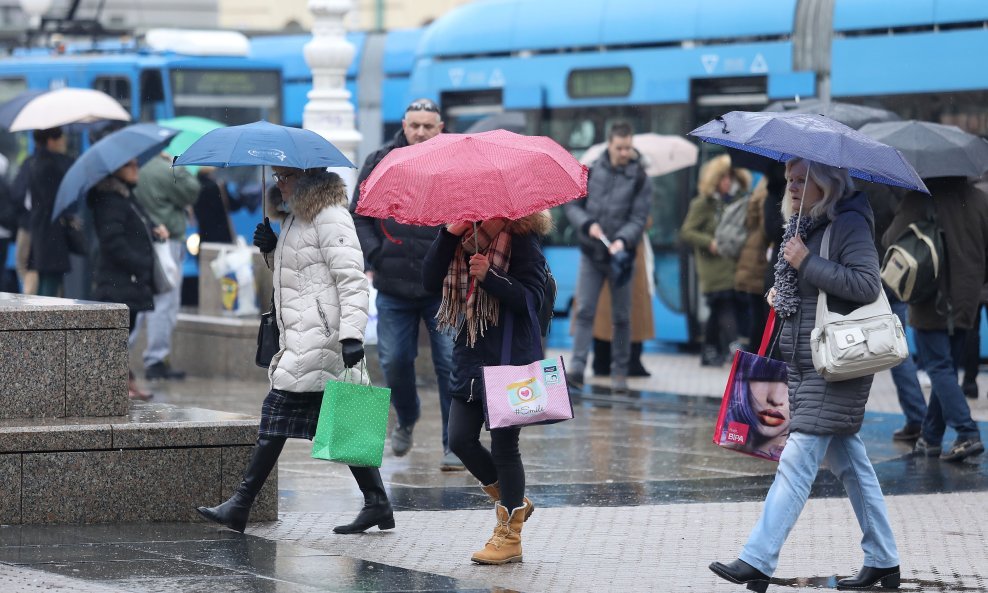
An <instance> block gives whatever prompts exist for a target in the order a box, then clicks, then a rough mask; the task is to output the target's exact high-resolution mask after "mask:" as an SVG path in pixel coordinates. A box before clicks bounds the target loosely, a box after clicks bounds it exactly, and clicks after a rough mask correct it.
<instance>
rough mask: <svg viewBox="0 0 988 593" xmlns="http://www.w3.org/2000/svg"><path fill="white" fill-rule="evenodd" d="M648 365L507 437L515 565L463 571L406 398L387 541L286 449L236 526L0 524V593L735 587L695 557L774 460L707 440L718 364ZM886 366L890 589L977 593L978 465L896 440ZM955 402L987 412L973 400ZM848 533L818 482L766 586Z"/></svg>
mask: <svg viewBox="0 0 988 593" xmlns="http://www.w3.org/2000/svg"><path fill="white" fill-rule="evenodd" d="M646 364H647V366H649V367H650V368H651V369H652V370H653V373H654V376H653V377H652V378H651V379H648V380H644V379H639V380H636V382H635V383H633V387H638V388H646V390H645V391H641V392H638V393H634V394H633V395H632V396H631V397H624V398H616V397H613V396H611V394H610V393H609V391H608V390H607V389H606V387H604V386H603V385H597V386H595V387H592V388H590V389H588V391H587V392H586V393H585V395H584V397H582V398H581V399H580V401H579V402H578V406H577V409H576V419H574V420H573V421H570V422H565V423H561V424H556V425H551V426H544V427H535V428H531V429H526V430H525V431H523V433H522V445H521V446H522V452H523V457H524V459H525V464H526V473H527V479H528V487H527V494H528V495H529V496H530V497H531V498H532V499H533V500H535V502H536V506H537V510H536V514H535V515H533V519H532V521H531V522H530V523H528V524H526V532H525V562H524V563H523V564H520V565H512V566H505V567H477V566H473V565H471V564H470V563H469V561H468V558H469V554H470V552H472V551H473V550H475V549H478V548H479V547H481V546H482V545H483V542H484V541H486V538H487V536H488V535H489V531H490V530H491V528H492V527H493V515H492V513H491V511H490V507H489V503H488V502H487V499H486V496H485V495H484V494H483V492H481V491H480V489H479V488H477V485H476V482H475V481H474V480H472V478H470V477H469V475H467V474H466V473H465V472H440V471H439V461H440V459H441V456H442V447H441V442H440V437H439V421H438V416H439V414H438V406H437V405H436V396H435V393H434V392H433V391H423V396H424V399H423V419H422V421H421V422H420V423H419V425H417V427H416V431H415V447H414V448H413V449H412V451H411V453H410V454H409V455H407V456H406V457H402V458H396V457H393V456H392V455H391V453H390V450H387V451H386V455H385V461H384V466H383V468H382V474H383V476H384V479H385V482H386V483H387V485H388V489H389V491H390V494H391V497H392V502H393V504H394V506H395V509H396V519H397V523H398V527H397V529H396V530H394V531H391V532H376V531H375V532H371V533H368V534H366V535H363V536H338V535H335V534H333V533H332V531H331V530H332V526H333V525H335V524H338V523H340V522H347V521H349V520H350V519H352V516H353V515H354V514H355V513H356V511H357V510H358V508H359V506H360V497H359V491H358V490H357V488H356V486H355V484H354V483H353V479H352V478H351V477H350V474H349V471H348V470H347V468H346V467H344V466H340V465H337V464H331V463H326V462H323V461H318V460H313V459H311V458H310V457H309V456H308V449H309V448H308V443H306V442H294V441H293V442H290V443H289V445H288V446H287V447H286V450H285V453H284V455H283V456H282V460H281V462H280V464H279V480H280V500H279V502H280V520H279V521H278V522H274V523H257V524H252V526H251V527H250V528H248V531H247V535H240V534H236V533H233V532H230V531H227V530H223V529H219V528H216V527H213V526H211V525H206V524H191V525H176V524H152V525H130V524H123V525H112V526H74V527H67V526H64V527H2V528H0V590H2V591H8V590H10V591H19V590H25V591H33V590H60V591H135V592H136V591H141V592H144V591H194V592H198V591H219V592H226V591H278V592H282V591H284V592H293V593H294V592H296V591H297V592H306V593H307V592H310V591H736V590H743V589H742V588H741V587H738V586H733V585H730V584H728V583H724V582H723V581H719V579H717V578H716V577H714V576H713V575H712V574H711V573H710V572H709V571H708V570H707V569H706V565H707V564H708V563H709V562H711V561H713V560H722V561H725V560H730V559H732V558H733V557H735V556H736V554H737V552H738V550H739V549H740V546H741V544H743V541H744V538H745V537H746V536H747V533H748V531H749V530H750V528H751V526H752V525H753V524H754V521H755V520H756V519H757V516H758V513H759V511H760V508H761V501H762V500H763V499H764V496H765V492H766V490H767V489H768V486H769V485H770V484H771V480H772V472H773V471H774V468H775V465H774V464H773V463H771V462H767V461H763V460H760V459H755V458H751V457H746V456H743V455H738V454H736V453H732V452H729V451H725V450H722V449H720V448H718V447H715V446H714V445H713V444H712V443H711V436H712V431H713V422H714V419H715V417H716V414H717V410H718V408H719V392H720V391H721V390H722V389H723V384H724V381H725V379H726V375H727V370H728V369H727V368H726V367H724V368H721V369H708V368H702V367H699V365H698V364H696V362H695V358H694V357H685V356H676V355H653V356H650V357H649V358H648V361H647V362H646ZM887 375H888V374H887V373H885V374H883V375H880V376H879V377H878V378H876V382H875V388H874V390H873V395H872V401H871V402H869V412H868V414H867V416H866V420H865V425H864V427H863V429H862V437H863V439H864V440H865V442H866V444H867V446H868V451H869V455H870V457H871V459H872V461H873V463H874V464H875V467H876V470H877V472H878V475H879V479H880V480H881V483H882V487H883V489H884V491H885V493H886V495H887V497H888V504H889V509H890V516H891V518H892V521H893V526H894V528H895V530H896V535H897V538H898V543H899V548H900V552H901V553H902V556H903V570H904V572H903V590H909V591H986V592H988V559H986V557H988V554H986V552H985V550H986V543H988V495H986V494H985V493H986V491H988V459H986V458H988V456H985V455H982V456H980V458H977V459H975V460H973V461H969V462H967V463H961V464H950V463H944V462H940V461H939V460H937V459H925V458H914V457H912V456H911V455H910V454H909V447H908V446H906V445H903V444H900V443H894V442H893V441H892V440H891V439H890V435H891V433H892V431H893V430H895V429H896V428H898V427H899V426H900V425H901V424H902V417H901V415H898V414H895V413H892V412H893V411H894V410H895V409H896V404H895V397H894V391H893V390H892V389H891V382H890V380H889V379H888V377H887ZM982 381H984V382H985V384H984V385H983V387H988V380H986V378H984V377H983V378H982ZM592 383H596V384H600V383H603V382H602V381H596V380H595V381H592ZM152 388H153V389H154V390H155V391H156V393H157V395H156V398H155V401H156V402H165V403H175V404H178V405H182V406H195V407H201V408H211V409H217V410H223V411H227V412H235V413H249V414H256V413H257V411H258V410H259V407H260V402H261V400H262V399H263V397H264V395H265V385H264V384H259V383H256V382H238V381H227V380H222V381H221V380H214V381H206V380H189V381H186V382H183V383H171V384H163V383H156V384H153V385H152ZM983 393H984V389H983ZM972 407H973V410H974V415H975V417H976V418H977V419H979V420H981V421H984V420H988V400H985V399H984V395H982V399H981V400H978V401H977V402H973V405H972ZM982 430H983V431H986V434H988V424H985V423H984V422H982ZM952 438H953V437H952V435H948V436H947V439H948V441H949V440H950V439H952ZM436 511H442V512H441V513H439V512H436ZM859 537H860V534H859V531H858V528H857V526H856V524H855V521H854V518H853V514H852V513H851V510H850V506H849V504H848V503H847V501H846V498H844V493H843V488H842V487H841V485H840V484H839V483H838V482H837V481H836V480H835V479H834V478H833V476H832V475H831V474H830V473H829V472H827V471H823V472H821V474H820V476H819V478H818V479H817V482H816V484H815V485H814V489H813V498H812V499H811V501H810V503H809V505H808V507H807V509H806V511H805V512H804V513H803V516H802V517H801V518H800V521H799V523H798V524H797V527H796V529H795V530H794V532H793V535H792V536H791V538H790V540H789V541H788V542H787V544H786V546H785V548H784V549H783V554H782V558H781V561H780V565H779V571H778V574H777V577H778V578H777V579H775V580H774V581H773V583H774V584H775V585H776V586H778V587H785V588H786V589H802V588H824V589H827V588H833V587H834V586H835V584H836V579H837V578H838V577H839V576H847V575H848V574H851V573H852V572H854V571H855V570H857V568H858V567H859V566H860V562H861V560H860V551H859V548H858V545H857V540H858V539H859ZM39 575H40V576H39ZM15 583H16V585H15ZM5 584H6V586H5Z"/></svg>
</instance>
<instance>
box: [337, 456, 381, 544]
mask: <svg viewBox="0 0 988 593" xmlns="http://www.w3.org/2000/svg"><path fill="white" fill-rule="evenodd" d="M350 473H352V474H353V477H354V479H356V480H357V486H359V487H360V491H361V492H362V493H363V494H364V508H362V509H360V512H359V513H358V514H357V518H356V519H354V520H353V523H348V524H346V525H337V526H336V527H334V528H333V533H363V532H365V531H367V530H368V529H370V528H371V527H373V526H375V525H377V528H378V529H381V530H384V529H394V528H395V515H394V512H393V511H392V510H391V502H390V501H389V500H388V493H387V492H386V491H385V490H384V481H383V480H382V479H381V472H380V471H378V469H377V468H376V467H354V466H350Z"/></svg>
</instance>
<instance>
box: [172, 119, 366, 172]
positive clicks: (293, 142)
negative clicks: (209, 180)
mask: <svg viewBox="0 0 988 593" xmlns="http://www.w3.org/2000/svg"><path fill="white" fill-rule="evenodd" d="M175 165H208V166H212V167H245V166H256V165H262V166H264V165H268V166H278V167H292V168H295V169H315V168H326V167H350V168H355V167H354V165H353V163H351V162H350V159H348V158H346V156H344V155H343V153H342V152H340V151H339V149H338V148H336V147H335V146H333V145H332V144H331V143H330V142H329V141H328V140H326V139H325V138H323V137H322V136H320V135H319V134H316V133H315V132H313V131H311V130H302V129H299V128H290V127H287V126H279V125H277V124H272V123H269V122H266V121H258V122H254V123H252V124H246V125H242V126H231V127H229V128H220V129H217V130H213V131H212V132H207V133H206V134H204V135H203V137H202V138H200V139H198V140H196V141H195V142H194V143H193V144H192V145H191V146H189V148H188V149H187V150H186V151H185V152H183V153H182V154H181V155H179V157H178V158H176V159H175Z"/></svg>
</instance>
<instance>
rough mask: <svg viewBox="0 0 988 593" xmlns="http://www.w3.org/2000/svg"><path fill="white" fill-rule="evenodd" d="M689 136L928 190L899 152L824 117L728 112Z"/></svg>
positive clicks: (857, 175) (860, 176)
mask: <svg viewBox="0 0 988 593" xmlns="http://www.w3.org/2000/svg"><path fill="white" fill-rule="evenodd" d="M690 135H691V136H696V137H697V138H700V139H701V140H705V141H707V142H713V143H715V144H720V145H723V146H727V147H728V148H737V149H739V150H745V151H748V152H753V153H755V154H760V155H762V156H765V157H768V158H771V159H775V160H777V161H780V162H782V161H788V160H789V159H791V158H794V157H801V158H804V159H808V160H810V161H815V162H818V163H823V164H825V165H830V166H831V167H840V168H842V169H847V170H848V172H849V173H850V174H851V175H852V176H853V177H857V178H859V179H864V180H866V181H874V182H877V183H884V184H885V185H895V186H898V187H904V188H907V189H918V190H920V191H922V192H924V193H930V192H929V190H927V189H926V185H924V184H923V180H922V179H920V178H919V175H918V174H917V173H916V170H915V169H913V167H912V165H910V164H909V161H907V160H906V159H905V157H903V156H902V154H901V153H900V152H899V151H897V150H896V149H894V148H892V147H891V146H887V145H885V144H882V143H881V142H878V141H876V140H873V139H871V138H869V137H868V136H865V135H864V134H862V133H860V132H858V131H855V130H852V129H851V128H849V127H847V126H845V125H844V124H842V123H839V122H836V121H834V120H832V119H830V118H828V117H824V116H822V115H816V114H810V113H768V112H764V111H762V112H750V111H731V112H730V113H725V114H724V115H722V116H721V117H718V118H717V119H714V120H712V121H709V122H707V123H705V124H703V125H702V126H700V127H699V128H697V129H695V130H693V131H692V132H690Z"/></svg>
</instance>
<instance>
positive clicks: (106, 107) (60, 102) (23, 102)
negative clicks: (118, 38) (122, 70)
mask: <svg viewBox="0 0 988 593" xmlns="http://www.w3.org/2000/svg"><path fill="white" fill-rule="evenodd" d="M32 93H34V95H33V96H32V95H31V94H32ZM18 105H19V106H20V108H19V109H17V106H18ZM3 108H4V111H3V113H2V116H3V117H4V118H6V117H9V118H10V119H9V121H8V120H5V119H0V125H3V124H6V127H7V129H8V130H10V131H11V132H22V131H25V130H47V129H49V128H57V127H59V126H65V125H68V124H80V123H81V124H85V123H92V122H97V121H102V120H114V121H130V114H129V113H127V110H125V109H124V108H123V107H122V106H121V105H120V103H118V102H117V100H116V99H114V98H113V97H111V96H110V95H107V94H106V93H104V92H102V91H97V90H93V89H74V88H61V89H56V90H54V91H48V92H40V93H39V92H37V91H27V92H26V93H22V94H21V95H18V96H17V97H14V98H13V99H11V100H10V101H8V102H7V103H5V104H4V107H3Z"/></svg>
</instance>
